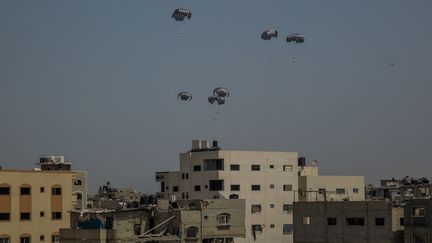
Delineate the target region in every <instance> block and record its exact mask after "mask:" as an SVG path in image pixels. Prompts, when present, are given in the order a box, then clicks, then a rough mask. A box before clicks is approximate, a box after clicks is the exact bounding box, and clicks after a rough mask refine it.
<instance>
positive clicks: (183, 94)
mask: <svg viewBox="0 0 432 243" xmlns="http://www.w3.org/2000/svg"><path fill="white" fill-rule="evenodd" d="M177 99H178V100H183V101H191V100H192V95H191V94H190V93H189V92H187V91H182V92H180V93H178V95H177Z"/></svg>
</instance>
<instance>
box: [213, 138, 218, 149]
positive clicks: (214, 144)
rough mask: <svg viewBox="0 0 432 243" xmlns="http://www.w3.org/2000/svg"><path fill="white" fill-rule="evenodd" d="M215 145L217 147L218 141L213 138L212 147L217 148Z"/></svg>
mask: <svg viewBox="0 0 432 243" xmlns="http://www.w3.org/2000/svg"><path fill="white" fill-rule="evenodd" d="M217 147H219V145H218V141H217V140H213V148H217Z"/></svg>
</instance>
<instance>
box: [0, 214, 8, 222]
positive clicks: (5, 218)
mask: <svg viewBox="0 0 432 243" xmlns="http://www.w3.org/2000/svg"><path fill="white" fill-rule="evenodd" d="M8 220H10V213H0V221H8Z"/></svg>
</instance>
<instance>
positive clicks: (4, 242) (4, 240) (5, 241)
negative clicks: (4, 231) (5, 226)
mask: <svg viewBox="0 0 432 243" xmlns="http://www.w3.org/2000/svg"><path fill="white" fill-rule="evenodd" d="M0 243H10V238H9V237H7V236H1V237H0Z"/></svg>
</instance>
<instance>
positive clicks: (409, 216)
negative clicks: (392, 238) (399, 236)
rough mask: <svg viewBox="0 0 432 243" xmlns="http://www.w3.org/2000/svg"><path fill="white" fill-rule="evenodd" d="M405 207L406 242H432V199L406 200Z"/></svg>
mask: <svg viewBox="0 0 432 243" xmlns="http://www.w3.org/2000/svg"><path fill="white" fill-rule="evenodd" d="M404 209H405V237H404V238H405V241H404V242H405V243H429V242H432V199H430V198H429V199H411V200H409V201H407V202H406V204H405V206H404Z"/></svg>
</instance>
